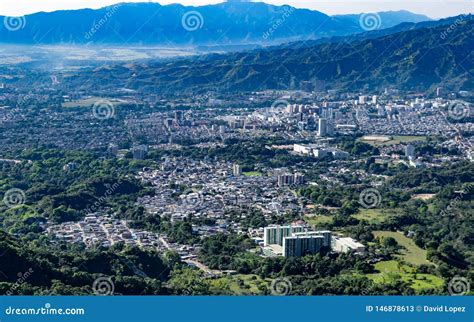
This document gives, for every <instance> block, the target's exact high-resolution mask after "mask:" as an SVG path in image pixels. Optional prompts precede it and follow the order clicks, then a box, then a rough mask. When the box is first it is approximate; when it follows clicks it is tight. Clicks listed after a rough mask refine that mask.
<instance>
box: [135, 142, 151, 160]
mask: <svg viewBox="0 0 474 322" xmlns="http://www.w3.org/2000/svg"><path fill="white" fill-rule="evenodd" d="M147 151H148V147H147V146H146V145H138V146H135V147H133V149H132V154H133V158H134V159H135V160H143V159H145V156H146V153H147Z"/></svg>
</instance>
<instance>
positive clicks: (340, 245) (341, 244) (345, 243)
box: [333, 237, 365, 253]
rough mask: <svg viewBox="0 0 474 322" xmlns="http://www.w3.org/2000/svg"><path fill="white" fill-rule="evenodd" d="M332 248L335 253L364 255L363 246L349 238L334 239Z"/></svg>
mask: <svg viewBox="0 0 474 322" xmlns="http://www.w3.org/2000/svg"><path fill="white" fill-rule="evenodd" d="M333 248H334V250H335V251H336V252H341V253H347V252H355V253H364V252H365V246H364V245H362V244H361V243H359V242H357V241H356V240H354V239H352V238H350V237H334V239H333Z"/></svg>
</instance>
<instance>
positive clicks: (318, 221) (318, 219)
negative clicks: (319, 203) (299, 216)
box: [304, 215, 334, 227]
mask: <svg viewBox="0 0 474 322" xmlns="http://www.w3.org/2000/svg"><path fill="white" fill-rule="evenodd" d="M333 219H334V216H331V215H329V216H323V215H314V216H306V217H304V220H305V221H306V222H307V223H308V224H310V225H312V226H316V227H317V226H320V225H324V224H330V223H332V221H333Z"/></svg>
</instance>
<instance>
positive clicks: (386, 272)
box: [367, 260, 444, 290]
mask: <svg viewBox="0 0 474 322" xmlns="http://www.w3.org/2000/svg"><path fill="white" fill-rule="evenodd" d="M374 267H375V269H376V270H377V272H378V273H375V274H367V277H368V278H370V279H371V280H373V281H374V282H375V283H379V284H390V283H392V282H395V281H397V280H400V279H401V280H402V281H404V282H408V283H410V286H411V287H412V288H413V289H415V290H423V289H431V288H441V287H443V284H444V281H443V280H442V279H441V278H439V277H437V276H435V275H432V274H419V273H418V274H417V273H415V269H414V268H412V267H410V266H407V265H402V264H399V263H398V262H397V261H394V260H391V261H383V262H379V263H377V264H375V265H374Z"/></svg>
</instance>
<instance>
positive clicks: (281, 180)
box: [278, 173, 294, 187]
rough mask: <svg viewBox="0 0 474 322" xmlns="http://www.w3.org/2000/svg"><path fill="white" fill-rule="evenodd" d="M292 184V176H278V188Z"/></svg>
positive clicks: (286, 174)
mask: <svg viewBox="0 0 474 322" xmlns="http://www.w3.org/2000/svg"><path fill="white" fill-rule="evenodd" d="M293 183H294V176H293V175H292V174H290V173H284V174H279V175H278V186H279V187H284V186H290V185H292V184H293Z"/></svg>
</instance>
